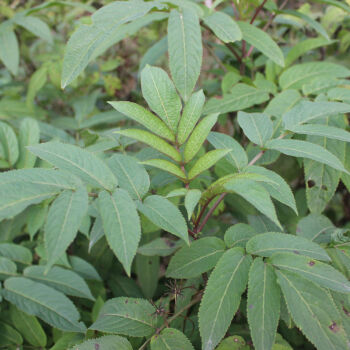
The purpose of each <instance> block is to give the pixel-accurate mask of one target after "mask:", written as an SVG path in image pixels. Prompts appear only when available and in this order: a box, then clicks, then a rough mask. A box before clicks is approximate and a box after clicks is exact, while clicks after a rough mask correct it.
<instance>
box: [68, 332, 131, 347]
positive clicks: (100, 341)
mask: <svg viewBox="0 0 350 350" xmlns="http://www.w3.org/2000/svg"><path fill="white" fill-rule="evenodd" d="M96 349H108V350H132V346H131V344H130V343H129V341H128V340H127V339H126V338H123V337H119V336H117V335H106V336H104V337H99V338H94V339H89V340H86V341H85V342H84V343H82V344H79V345H75V346H73V347H72V348H70V349H69V350H96Z"/></svg>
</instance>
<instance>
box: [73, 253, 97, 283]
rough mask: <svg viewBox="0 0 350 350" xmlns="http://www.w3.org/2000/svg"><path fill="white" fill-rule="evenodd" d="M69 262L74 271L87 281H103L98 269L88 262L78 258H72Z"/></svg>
mask: <svg viewBox="0 0 350 350" xmlns="http://www.w3.org/2000/svg"><path fill="white" fill-rule="evenodd" d="M69 262H70V264H71V266H72V269H73V270H74V271H75V272H76V273H78V274H79V275H80V276H81V277H83V278H84V279H86V280H93V281H101V277H100V276H99V274H98V272H97V271H96V269H95V268H94V267H93V266H92V265H91V264H90V263H88V262H87V261H85V260H83V259H82V258H79V257H78V256H70V257H69Z"/></svg>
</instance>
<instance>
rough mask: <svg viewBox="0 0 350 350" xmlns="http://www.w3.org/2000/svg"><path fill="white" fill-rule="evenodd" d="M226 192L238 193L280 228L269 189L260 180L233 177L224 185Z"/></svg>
mask: <svg viewBox="0 0 350 350" xmlns="http://www.w3.org/2000/svg"><path fill="white" fill-rule="evenodd" d="M224 188H225V190H226V192H231V193H236V194H238V195H239V196H241V197H243V198H244V199H245V200H246V201H248V202H249V203H250V204H252V205H253V206H254V207H255V208H257V209H258V210H259V211H260V212H261V213H263V214H264V215H266V216H267V217H268V218H269V219H270V220H272V221H273V222H274V223H275V224H276V225H277V226H278V227H279V228H281V224H280V222H279V220H278V218H277V215H276V210H275V207H274V205H273V203H272V200H271V198H270V194H269V193H268V191H267V190H266V189H265V188H264V187H263V186H262V185H261V184H259V183H258V182H256V181H252V180H249V179H244V178H242V179H239V178H236V179H233V180H232V181H229V182H227V183H226V184H225V185H224Z"/></svg>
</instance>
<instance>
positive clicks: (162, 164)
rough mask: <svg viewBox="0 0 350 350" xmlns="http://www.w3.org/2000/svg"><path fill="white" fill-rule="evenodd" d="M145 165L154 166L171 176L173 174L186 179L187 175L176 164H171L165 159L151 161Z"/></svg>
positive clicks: (145, 162)
mask: <svg viewBox="0 0 350 350" xmlns="http://www.w3.org/2000/svg"><path fill="white" fill-rule="evenodd" d="M142 164H144V165H149V166H153V167H155V168H158V169H161V170H164V171H167V172H168V173H170V174H173V175H175V176H177V177H179V178H180V179H186V174H185V173H184V172H183V171H182V170H181V169H180V168H179V167H178V166H177V165H176V164H174V163H172V162H169V161H168V160H165V159H149V160H146V161H144V162H142Z"/></svg>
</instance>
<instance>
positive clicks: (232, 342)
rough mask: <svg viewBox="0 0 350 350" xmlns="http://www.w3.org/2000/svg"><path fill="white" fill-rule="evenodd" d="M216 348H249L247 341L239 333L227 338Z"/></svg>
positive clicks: (240, 349) (222, 349) (241, 349)
mask: <svg viewBox="0 0 350 350" xmlns="http://www.w3.org/2000/svg"><path fill="white" fill-rule="evenodd" d="M216 350H247V347H246V342H245V341H244V339H243V338H242V337H240V336H238V335H233V336H230V337H227V338H225V339H224V340H223V341H222V342H220V344H219V346H218V347H217V348H216Z"/></svg>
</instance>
